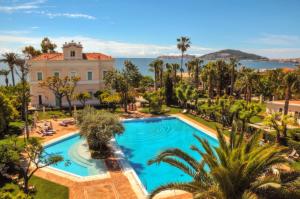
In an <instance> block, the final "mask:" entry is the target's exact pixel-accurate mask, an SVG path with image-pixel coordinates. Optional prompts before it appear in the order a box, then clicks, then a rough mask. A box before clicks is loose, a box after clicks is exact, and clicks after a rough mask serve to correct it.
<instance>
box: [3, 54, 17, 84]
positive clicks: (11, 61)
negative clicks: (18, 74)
mask: <svg viewBox="0 0 300 199" xmlns="http://www.w3.org/2000/svg"><path fill="white" fill-rule="evenodd" d="M2 56H3V57H4V58H3V59H1V60H0V61H1V62H4V63H7V64H8V67H9V69H10V73H11V79H12V82H13V86H15V71H14V67H15V62H16V60H17V59H18V56H17V54H16V53H12V52H11V53H4V54H2Z"/></svg>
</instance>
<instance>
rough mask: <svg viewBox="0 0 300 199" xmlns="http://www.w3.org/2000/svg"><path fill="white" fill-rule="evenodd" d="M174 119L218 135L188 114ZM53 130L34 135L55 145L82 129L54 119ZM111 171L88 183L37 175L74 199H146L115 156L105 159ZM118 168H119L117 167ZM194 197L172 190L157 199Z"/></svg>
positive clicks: (43, 173) (55, 175)
mask: <svg viewBox="0 0 300 199" xmlns="http://www.w3.org/2000/svg"><path fill="white" fill-rule="evenodd" d="M172 116H176V117H179V118H181V119H183V120H184V121H186V122H188V123H189V124H191V125H193V126H196V127H198V128H200V129H204V130H205V131H206V132H208V133H209V134H210V135H212V136H213V137H215V136H216V131H215V130H214V129H211V128H209V127H207V126H205V125H203V124H201V123H199V122H197V121H195V120H193V119H191V118H189V117H187V116H185V115H184V114H180V113H179V114H174V115H172ZM51 122H52V125H53V128H54V129H55V130H56V131H57V132H56V134H54V135H53V136H44V137H42V136H41V135H40V134H37V133H36V132H33V133H32V136H37V137H42V142H43V143H46V142H49V141H50V142H51V140H53V141H54V140H56V139H59V138H60V137H64V136H66V135H67V134H70V133H72V132H76V131H78V130H79V129H78V128H77V127H76V126H75V125H69V126H68V127H62V126H59V121H53V120H51ZM105 164H106V166H107V169H108V173H109V177H107V178H104V179H91V180H88V181H79V180H76V179H74V178H71V177H68V176H64V175H61V174H60V173H59V172H58V173H57V172H55V171H49V170H47V169H42V170H39V171H37V172H36V174H35V175H36V176H38V177H41V178H44V179H47V180H49V181H52V182H55V183H58V184H61V185H64V186H66V187H68V188H69V198H70V199H97V198H99V199H143V198H146V197H145V195H143V194H141V192H140V191H139V190H137V189H136V187H133V186H132V183H131V182H130V181H131V179H129V178H128V176H126V175H125V173H124V171H123V170H122V169H121V166H120V163H119V162H118V160H117V159H116V158H114V157H111V158H109V159H107V160H105ZM116 165H117V166H116ZM191 198H192V195H191V194H188V193H182V192H181V194H178V192H177V193H175V192H173V191H170V192H169V193H168V194H160V195H158V196H157V197H155V199H191Z"/></svg>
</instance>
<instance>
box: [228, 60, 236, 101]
mask: <svg viewBox="0 0 300 199" xmlns="http://www.w3.org/2000/svg"><path fill="white" fill-rule="evenodd" d="M229 61H230V67H231V74H230V95H231V96H233V92H234V81H235V68H236V67H237V59H236V58H234V57H231V58H230V60H229Z"/></svg>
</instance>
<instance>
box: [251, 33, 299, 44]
mask: <svg viewBox="0 0 300 199" xmlns="http://www.w3.org/2000/svg"><path fill="white" fill-rule="evenodd" d="M252 42H254V43H259V44H266V45H285V46H286V45H292V46H294V45H299V44H300V36H297V35H276V34H263V35H262V36H261V37H260V38H256V39H253V40H252Z"/></svg>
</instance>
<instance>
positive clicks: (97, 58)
mask: <svg viewBox="0 0 300 199" xmlns="http://www.w3.org/2000/svg"><path fill="white" fill-rule="evenodd" d="M62 49H63V53H44V54H41V55H39V56H37V57H34V58H32V59H31V60H30V61H29V63H30V65H31V67H30V72H29V76H30V81H29V84H30V93H31V105H32V106H58V100H57V99H56V97H55V96H54V94H53V93H52V91H50V90H48V89H47V88H41V87H40V86H39V82H40V81H43V80H45V79H46V78H47V77H51V76H59V77H65V76H79V77H80V81H79V82H78V85H77V88H76V93H80V92H89V93H90V94H91V96H92V99H91V100H89V101H88V102H87V104H97V103H98V101H99V100H98V99H96V98H95V97H94V96H93V95H94V93H95V92H96V91H97V90H99V89H103V88H104V87H105V85H104V76H105V73H106V72H107V71H110V70H113V68H114V59H113V58H112V57H111V56H108V55H104V54H102V53H83V52H82V49H83V47H82V45H81V44H80V43H75V42H73V41H72V42H70V43H65V44H64V45H63V47H62ZM74 103H76V104H79V103H78V102H76V101H75V102H74ZM62 104H63V106H67V101H66V100H65V99H63V101H62Z"/></svg>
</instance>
